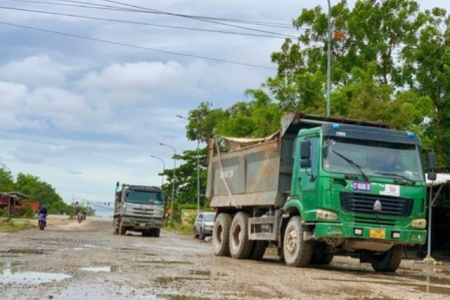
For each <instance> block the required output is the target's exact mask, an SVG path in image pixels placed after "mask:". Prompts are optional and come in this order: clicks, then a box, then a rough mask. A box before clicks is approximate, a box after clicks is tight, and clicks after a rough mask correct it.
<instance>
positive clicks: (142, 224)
mask: <svg viewBox="0 0 450 300" xmlns="http://www.w3.org/2000/svg"><path fill="white" fill-rule="evenodd" d="M145 225H147V224H145V223H139V226H142V227H145Z"/></svg>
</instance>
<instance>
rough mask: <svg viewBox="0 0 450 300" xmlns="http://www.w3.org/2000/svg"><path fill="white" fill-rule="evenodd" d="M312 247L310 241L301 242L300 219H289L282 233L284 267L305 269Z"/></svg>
mask: <svg viewBox="0 0 450 300" xmlns="http://www.w3.org/2000/svg"><path fill="white" fill-rule="evenodd" d="M313 247H314V243H313V242H312V241H304V240H303V227H302V225H301V223H300V217H299V216H293V217H291V219H290V220H289V222H288V224H287V226H286V230H285V232H284V242H283V254H284V261H285V263H286V265H288V266H290V267H296V268H304V267H307V266H308V264H309V262H310V261H311V256H312V252H313Z"/></svg>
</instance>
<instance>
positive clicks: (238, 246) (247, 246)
mask: <svg viewBox="0 0 450 300" xmlns="http://www.w3.org/2000/svg"><path fill="white" fill-rule="evenodd" d="M248 218H249V215H248V214H247V213H245V212H238V213H237V214H236V215H235V216H234V218H233V222H232V223H231V229H230V254H231V257H233V258H235V259H246V258H249V256H250V252H251V251H252V247H253V241H251V240H249V239H248Z"/></svg>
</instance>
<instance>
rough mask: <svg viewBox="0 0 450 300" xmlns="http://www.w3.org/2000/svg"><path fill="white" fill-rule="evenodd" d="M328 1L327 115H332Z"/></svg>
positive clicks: (329, 11)
mask: <svg viewBox="0 0 450 300" xmlns="http://www.w3.org/2000/svg"><path fill="white" fill-rule="evenodd" d="M327 2H328V46H327V117H330V110H331V109H330V90H331V3H330V0H327Z"/></svg>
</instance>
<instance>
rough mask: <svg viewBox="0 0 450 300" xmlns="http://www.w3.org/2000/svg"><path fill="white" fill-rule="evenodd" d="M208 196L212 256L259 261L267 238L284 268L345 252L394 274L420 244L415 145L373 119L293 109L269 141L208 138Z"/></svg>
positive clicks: (421, 187) (422, 211)
mask: <svg viewBox="0 0 450 300" xmlns="http://www.w3.org/2000/svg"><path fill="white" fill-rule="evenodd" d="M388 157H395V161H393V162H392V163H393V167H391V168H390V169H386V168H385V167H384V166H383V164H384V161H385V160H386V159H387V158H388ZM433 162H434V163H435V156H434V153H431V154H429V167H433ZM433 176H435V174H434V173H429V178H430V179H433V178H432V177H433ZM207 197H208V198H209V199H210V201H211V207H213V208H214V209H215V211H216V218H215V222H214V229H213V249H214V253H215V255H217V256H231V257H233V258H235V259H255V260H261V259H262V257H263V256H264V252H265V250H266V247H267V246H268V245H269V243H272V244H274V245H276V247H277V248H278V254H279V257H280V258H281V259H283V260H284V261H285V263H286V264H287V265H288V266H293V267H306V266H308V265H310V264H322V265H324V264H329V263H330V262H331V261H332V259H333V257H334V255H338V254H343V255H349V256H352V257H357V258H359V259H360V261H361V262H363V263H371V265H372V267H373V269H374V270H375V271H385V272H395V271H396V270H397V268H398V267H399V265H400V262H401V259H402V255H403V251H402V250H403V247H404V246H407V245H408V246H415V245H423V244H424V243H425V241H426V230H425V228H426V224H427V222H426V219H425V216H426V209H427V205H426V199H427V197H426V179H425V174H424V172H423V168H422V163H421V141H420V139H419V137H418V136H417V135H415V134H414V133H411V132H404V131H397V130H391V129H389V128H388V126H387V125H383V124H379V123H375V122H374V123H372V122H363V121H358V120H348V119H339V118H323V117H318V116H312V115H307V114H302V113H291V114H288V115H285V116H284V117H283V118H282V121H281V129H280V130H279V131H278V132H276V133H275V134H273V135H272V136H269V137H267V138H263V139H251V138H249V139H246V138H225V137H224V138H214V139H213V140H212V141H211V143H210V146H209V154H208V182H207Z"/></svg>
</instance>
